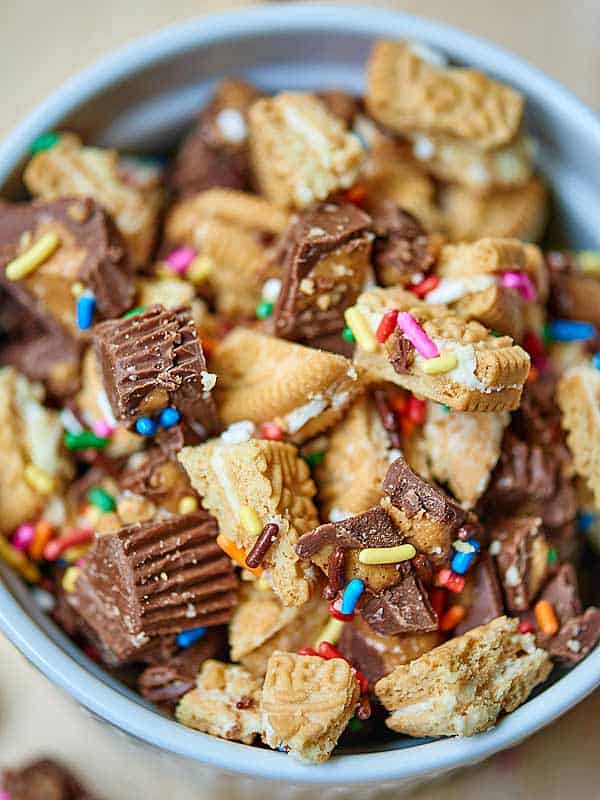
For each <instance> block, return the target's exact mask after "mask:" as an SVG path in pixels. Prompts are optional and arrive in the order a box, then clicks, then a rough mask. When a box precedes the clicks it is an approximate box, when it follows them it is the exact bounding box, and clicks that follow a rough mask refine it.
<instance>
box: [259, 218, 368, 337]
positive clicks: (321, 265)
mask: <svg viewBox="0 0 600 800" xmlns="http://www.w3.org/2000/svg"><path fill="white" fill-rule="evenodd" d="M370 223H371V219H370V217H369V216H368V215H367V214H365V213H364V212H363V211H361V210H360V209H358V208H356V206H354V205H351V204H342V205H338V204H336V203H324V204H322V205H319V206H317V207H316V208H314V209H311V210H310V211H306V212H304V213H303V214H300V215H299V216H298V217H297V218H296V219H295V221H294V222H292V224H291V226H290V227H289V229H288V231H287V232H286V233H285V234H284V239H283V241H282V243H281V245H280V249H279V252H280V254H281V259H282V261H281V264H282V273H283V277H282V281H283V282H282V286H281V291H280V293H279V297H278V298H277V303H276V305H275V309H274V311H273V317H272V325H273V331H274V333H275V335H276V336H281V337H282V338H284V339H291V340H293V341H298V342H310V341H311V340H313V339H319V340H320V341H323V337H325V336H328V335H330V334H334V333H340V332H341V331H342V329H343V328H344V311H345V310H346V309H347V308H348V307H349V306H351V305H352V304H353V303H354V302H355V301H356V298H357V297H358V295H359V294H360V292H361V291H362V288H363V285H364V283H365V280H366V278H367V274H368V271H369V268H370V254H371V242H372V239H373V234H372V233H371V232H370V231H369V226H370Z"/></svg>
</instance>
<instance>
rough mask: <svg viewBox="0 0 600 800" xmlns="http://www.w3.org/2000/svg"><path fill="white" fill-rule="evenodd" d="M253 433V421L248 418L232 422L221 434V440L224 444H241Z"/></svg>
mask: <svg viewBox="0 0 600 800" xmlns="http://www.w3.org/2000/svg"><path fill="white" fill-rule="evenodd" d="M253 435H254V423H253V422H252V421H251V420H249V419H243V420H241V421H240V422H233V423H232V424H231V425H230V426H229V427H228V428H227V430H225V431H223V433H222V434H221V441H223V442H225V443H226V444H241V443H242V442H247V441H249V440H250V439H251V438H252V436H253Z"/></svg>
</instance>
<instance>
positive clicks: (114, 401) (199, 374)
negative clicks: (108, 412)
mask: <svg viewBox="0 0 600 800" xmlns="http://www.w3.org/2000/svg"><path fill="white" fill-rule="evenodd" d="M94 347H95V351H96V357H97V359H98V364H99V366H100V371H101V373H102V380H103V383H104V388H105V390H106V393H107V396H108V400H109V402H110V406H111V408H112V411H113V414H114V415H115V417H116V419H117V420H121V421H123V422H131V421H134V420H136V419H139V418H140V417H145V416H150V415H152V414H154V413H157V412H159V411H160V410H162V409H163V408H165V407H167V406H170V405H172V406H175V408H176V409H177V410H178V411H179V412H180V414H181V416H182V417H183V419H184V420H185V421H186V423H187V424H188V425H190V427H192V428H193V429H194V430H196V431H197V433H198V435H199V436H200V437H201V438H206V437H207V436H208V435H209V434H210V433H212V432H214V431H215V430H216V429H217V427H218V423H217V418H216V411H215V406H214V402H213V400H212V396H211V390H212V388H213V386H214V383H215V376H214V375H212V374H211V373H209V372H208V371H207V369H206V361H205V359H204V353H203V352H202V345H201V344H200V340H199V338H198V333H197V331H196V327H195V325H194V323H193V320H192V316H191V313H190V311H189V310H188V309H185V308H180V309H176V310H172V309H166V308H164V307H163V306H160V305H156V306H151V307H150V308H149V309H146V310H144V311H142V312H141V313H139V314H136V315H134V316H132V317H129V318H127V319H119V320H110V321H107V322H104V323H102V324H100V325H97V326H96V327H95V328H94Z"/></svg>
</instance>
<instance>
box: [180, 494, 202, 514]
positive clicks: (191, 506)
mask: <svg viewBox="0 0 600 800" xmlns="http://www.w3.org/2000/svg"><path fill="white" fill-rule="evenodd" d="M177 510H178V511H179V513H180V514H192V513H193V512H194V511H198V501H197V500H196V498H195V497H192V495H191V494H187V495H186V496H185V497H182V498H181V500H180V501H179V505H178V506H177Z"/></svg>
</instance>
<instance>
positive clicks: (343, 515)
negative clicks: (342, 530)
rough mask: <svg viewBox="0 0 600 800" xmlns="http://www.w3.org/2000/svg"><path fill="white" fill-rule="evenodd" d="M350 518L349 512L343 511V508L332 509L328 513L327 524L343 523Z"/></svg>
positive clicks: (350, 513)
mask: <svg viewBox="0 0 600 800" xmlns="http://www.w3.org/2000/svg"><path fill="white" fill-rule="evenodd" d="M351 516H352V512H351V511H344V509H343V508H335V507H334V508H332V509H331V511H330V512H329V522H343V521H344V520H345V519H349V518H350V517H351Z"/></svg>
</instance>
